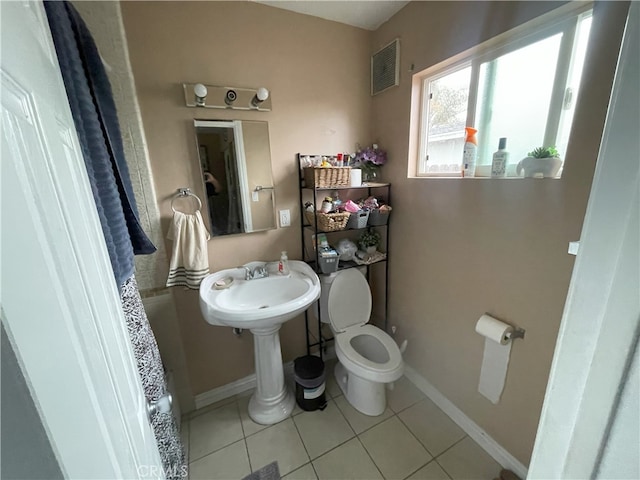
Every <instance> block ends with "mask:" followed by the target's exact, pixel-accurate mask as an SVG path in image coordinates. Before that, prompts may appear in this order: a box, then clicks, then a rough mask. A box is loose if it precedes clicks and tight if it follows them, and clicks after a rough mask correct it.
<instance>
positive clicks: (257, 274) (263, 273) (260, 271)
mask: <svg viewBox="0 0 640 480" xmlns="http://www.w3.org/2000/svg"><path fill="white" fill-rule="evenodd" d="M238 268H242V269H244V279H245V280H255V279H256V278H266V277H268V276H269V272H267V269H266V268H265V267H264V266H262V265H258V266H257V267H255V268H254V269H253V270H251V269H250V268H249V267H247V266H246V265H240V266H239V267H238Z"/></svg>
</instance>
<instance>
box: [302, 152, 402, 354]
mask: <svg viewBox="0 0 640 480" xmlns="http://www.w3.org/2000/svg"><path fill="white" fill-rule="evenodd" d="M309 158H323V159H327V160H328V161H327V163H328V164H329V165H330V166H329V167H327V168H318V167H315V168H313V167H309V166H308V159H309ZM336 160H337V159H336V157H331V156H321V155H302V154H298V156H297V161H298V167H299V195H300V199H299V200H300V207H301V215H300V227H301V228H300V230H301V243H302V259H303V260H304V261H306V262H307V263H308V264H309V265H310V266H311V267H312V268H313V269H314V270H315V271H316V273H317V274H318V275H319V276H320V277H321V281H323V278H324V279H327V283H328V284H330V280H329V278H330V277H334V276H335V275H334V274H335V272H339V271H341V270H346V269H352V268H359V269H360V271H361V272H362V273H363V275H365V277H366V278H367V280H368V281H369V284H370V288H371V290H372V294H373V295H374V309H373V312H372V322H373V323H374V324H377V325H378V326H379V327H380V328H382V329H383V330H386V328H387V308H388V305H387V303H388V302H387V296H388V287H387V285H388V253H389V228H388V222H389V218H390V214H391V210H392V209H391V207H390V194H391V184H390V183H387V182H378V181H376V182H367V183H361V182H360V184H358V182H359V177H360V175H351V173H352V172H351V170H352V169H350V168H349V167H344V166H342V165H340V164H339V163H336ZM329 162H330V163H329ZM326 315H327V312H323V311H322V307H321V302H318V305H317V308H315V309H310V311H308V312H306V313H305V323H306V332H307V339H306V340H307V353H311V349H313V348H314V347H318V348H319V350H320V354H321V355H323V354H324V353H325V351H326V346H327V342H330V341H331V340H332V335H330V331H329V335H327V334H326V332H325V330H326V328H325V329H323V323H322V320H323V319H324V318H325V317H326ZM316 324H317V326H316ZM324 326H325V327H326V324H324ZM314 332H315V333H314ZM318 332H325V333H323V335H319V334H318Z"/></svg>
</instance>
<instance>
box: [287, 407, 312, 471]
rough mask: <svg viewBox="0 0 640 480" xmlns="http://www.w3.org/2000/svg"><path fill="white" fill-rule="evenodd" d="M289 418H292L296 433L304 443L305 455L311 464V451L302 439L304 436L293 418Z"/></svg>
mask: <svg viewBox="0 0 640 480" xmlns="http://www.w3.org/2000/svg"><path fill="white" fill-rule="evenodd" d="M289 418H291V423H293V428H295V429H296V432H297V433H298V438H299V439H300V443H302V448H304V453H306V454H307V458H308V459H309V462H311V455H309V450H307V446H306V445H305V443H304V440H303V438H302V434H301V433H300V429H299V428H298V424H297V423H296V421H295V420H294V419H293V417H289Z"/></svg>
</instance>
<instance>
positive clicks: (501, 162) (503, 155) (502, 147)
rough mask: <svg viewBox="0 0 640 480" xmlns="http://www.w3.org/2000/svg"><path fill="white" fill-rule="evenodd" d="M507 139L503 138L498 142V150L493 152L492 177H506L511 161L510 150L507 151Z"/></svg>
mask: <svg viewBox="0 0 640 480" xmlns="http://www.w3.org/2000/svg"><path fill="white" fill-rule="evenodd" d="M506 149H507V139H506V138H504V137H503V138H501V139H500V141H499V142H498V151H497V152H496V153H494V154H493V161H492V162H491V178H500V177H504V176H505V174H506V171H507V163H508V162H509V152H507V150H506Z"/></svg>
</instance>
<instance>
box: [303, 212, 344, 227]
mask: <svg viewBox="0 0 640 480" xmlns="http://www.w3.org/2000/svg"><path fill="white" fill-rule="evenodd" d="M304 214H305V215H306V217H307V221H308V222H309V223H310V224H311V226H314V225H315V223H314V219H313V212H308V211H306V210H305V212H304ZM350 216H351V214H350V213H349V212H342V213H322V212H316V218H317V222H318V231H320V232H337V231H338V230H344V229H345V228H346V226H347V222H348V221H349V217H350Z"/></svg>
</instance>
